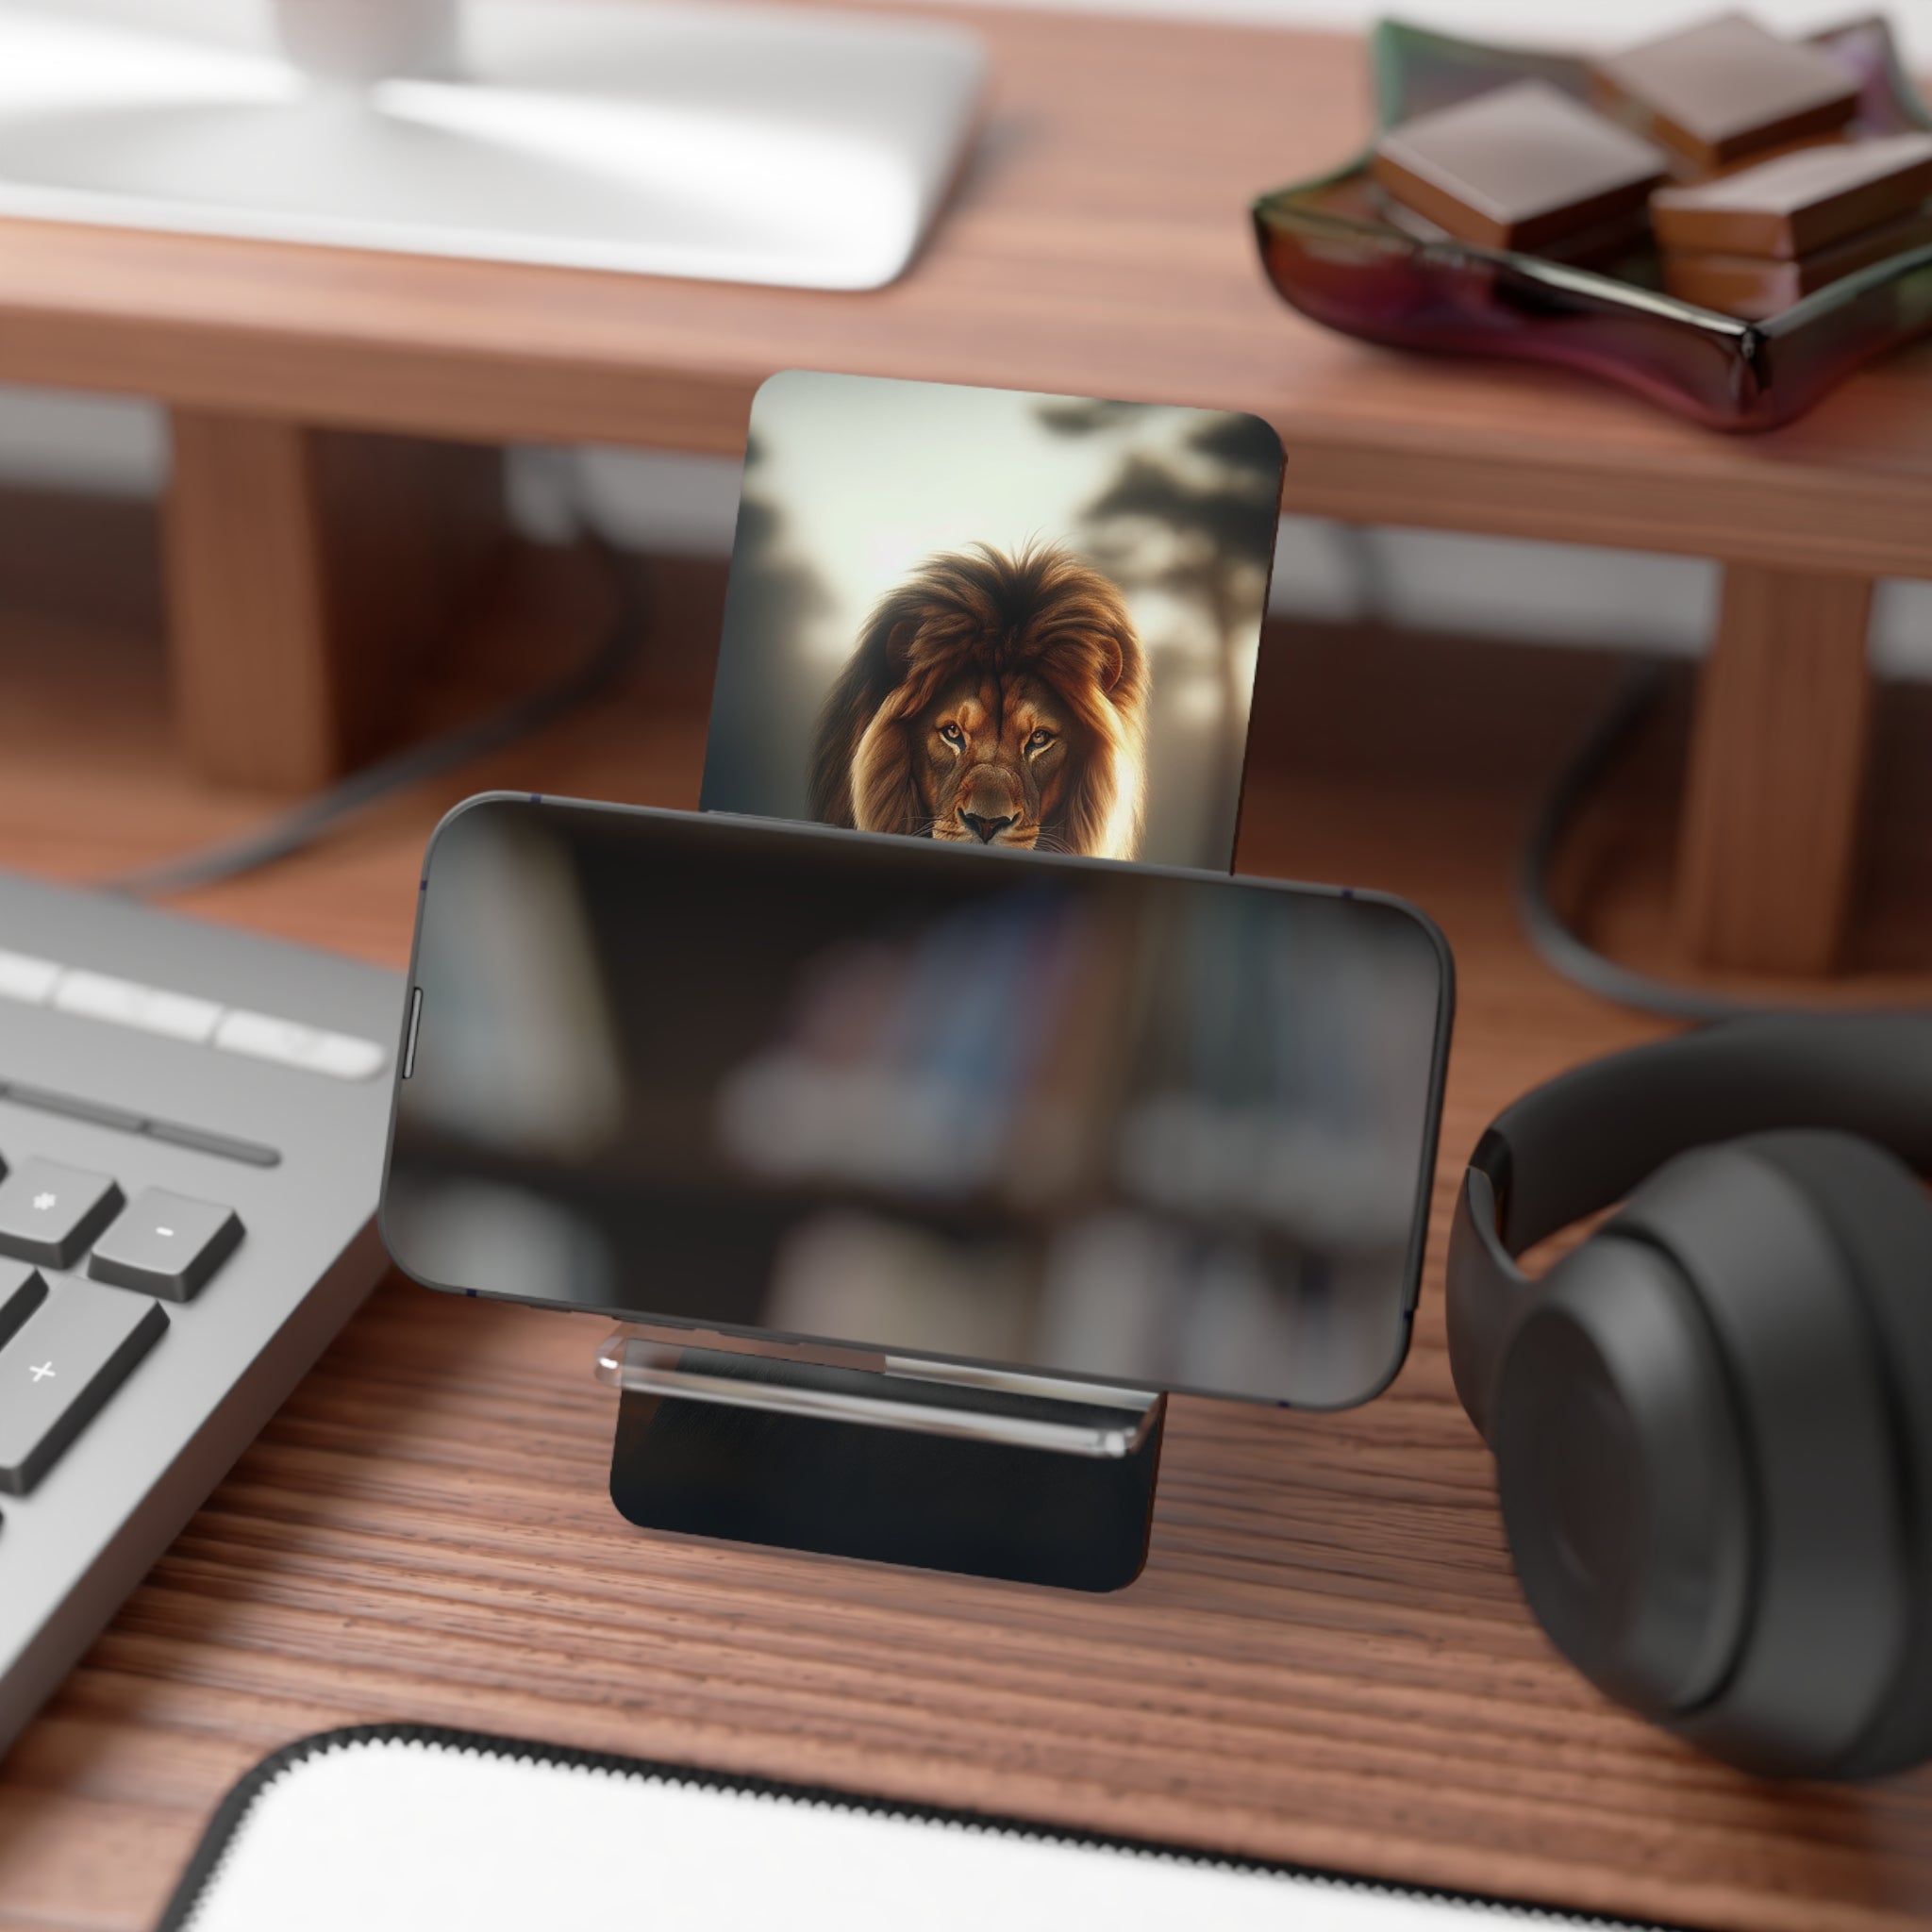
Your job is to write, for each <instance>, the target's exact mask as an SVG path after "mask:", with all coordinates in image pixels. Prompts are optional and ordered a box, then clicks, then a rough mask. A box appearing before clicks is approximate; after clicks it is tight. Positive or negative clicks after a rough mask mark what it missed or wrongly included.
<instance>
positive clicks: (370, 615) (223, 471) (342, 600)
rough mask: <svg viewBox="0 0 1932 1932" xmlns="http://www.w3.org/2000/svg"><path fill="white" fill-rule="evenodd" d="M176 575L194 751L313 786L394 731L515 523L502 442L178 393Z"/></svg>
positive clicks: (187, 722) (170, 525)
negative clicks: (407, 696)
mask: <svg viewBox="0 0 1932 1932" xmlns="http://www.w3.org/2000/svg"><path fill="white" fill-rule="evenodd" d="M170 429H171V438H172V443H173V461H172V464H171V468H170V475H169V482H168V514H167V524H166V528H167V545H166V557H167V582H168V607H169V615H170V656H171V666H172V673H173V682H174V701H175V717H176V720H177V722H178V724H179V727H180V730H181V733H182V741H183V744H184V746H185V748H186V750H187V753H188V756H189V758H190V759H191V760H192V763H193V764H194V766H195V768H196V769H197V770H198V771H200V772H201V773H203V774H205V775H206V776H208V777H209V778H213V779H217V780H220V781H223V782H225V783H229V784H241V785H269V786H275V787H278V788H280V789H282V790H285V791H303V790H307V789H311V788H313V787H315V786H318V785H321V784H324V783H325V782H326V781H327V780H328V779H330V778H333V777H335V776H337V775H338V774H341V772H342V771H343V770H345V769H346V768H347V767H348V766H349V765H351V764H354V763H356V762H358V760H360V759H361V758H366V757H367V756H368V755H369V754H370V753H372V752H374V751H375V750H377V749H379V748H380V747H381V746H382V745H383V744H384V743H385V742H386V741H388V740H389V738H390V737H391V735H392V733H393V730H394V721H395V718H396V716H397V713H398V709H399V705H400V700H401V697H402V694H403V692H404V691H406V690H407V688H408V683H409V680H410V679H411V677H412V676H413V675H414V674H415V672H416V670H417V669H418V668H419V666H420V664H421V662H422V659H423V658H424V656H425V653H426V652H427V651H428V650H429V649H430V648H431V647H432V646H433V645H434V644H435V642H436V641H438V639H439V638H440V637H441V636H442V635H443V634H444V633H445V632H446V630H447V629H448V626H449V625H450V623H451V622H452V620H453V618H454V616H455V614H456V612H457V610H458V609H459V608H460V607H461V603H462V600H463V598H464V596H465V595H466V594H467V593H468V592H469V591H470V590H471V589H472V588H473V587H474V578H475V573H476V571H477V569H478V568H479V566H480V564H481V562H482V560H483V558H484V557H485V555H486V554H487V552H488V550H489V548H490V546H491V544H492V543H493V542H494V541H496V540H497V539H498V538H499V537H500V536H501V534H502V527H503V509H502V494H503V486H502V457H501V455H500V454H499V453H498V452H497V451H495V450H491V449H484V448H481V447H478V446H473V445H467V444H460V443H436V442H427V441H421V440H418V439H412V438H406V437H394V436H369V435H358V434H355V433H352V432H349V431H344V430H328V429H309V428H304V427H302V426H301V425H298V424H295V423H291V422H288V421H283V420H275V419H271V418H267V417H250V416H236V415H225V414H221V413H218V412H215V411H210V410H206V409H185V408H184V409H175V411H173V413H172V419H171V424H170Z"/></svg>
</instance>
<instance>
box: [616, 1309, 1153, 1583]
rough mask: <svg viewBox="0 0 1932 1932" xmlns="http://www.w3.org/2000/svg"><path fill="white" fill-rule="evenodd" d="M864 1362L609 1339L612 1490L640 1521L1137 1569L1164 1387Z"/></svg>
mask: <svg viewBox="0 0 1932 1932" xmlns="http://www.w3.org/2000/svg"><path fill="white" fill-rule="evenodd" d="M874 1359H876V1360H880V1361H881V1362H882V1364H883V1365H882V1366H879V1367H870V1366H868V1367H865V1368H855V1367H845V1366H839V1365H834V1364H830V1363H827V1362H824V1361H814V1360H800V1359H794V1358H792V1357H781V1356H773V1355H768V1354H762V1353H747V1352H743V1351H742V1350H741V1349H740V1348H737V1347H731V1346H722V1347H721V1346H692V1345H690V1344H688V1343H685V1342H683V1341H664V1340H661V1339H645V1338H641V1337H638V1336H627V1335H617V1336H613V1337H612V1338H611V1340H610V1341H608V1342H607V1343H606V1344H605V1346H604V1348H603V1350H602V1351H601V1352H600V1354H599V1358H598V1364H597V1369H598V1375H599V1377H600V1379H602V1380H604V1381H606V1382H608V1383H611V1384H614V1385H615V1386H616V1387H617V1388H618V1389H619V1390H620V1391H621V1397H620V1402H619V1407H618V1418H617V1440H616V1443H615V1446H614V1448H613V1451H612V1455H611V1461H610V1499H611V1501H612V1502H613V1503H615V1504H616V1506H617V1507H618V1510H619V1512H620V1513H621V1514H622V1515H624V1516H625V1517H626V1518H627V1519H628V1520H629V1521H630V1522H632V1523H634V1524H638V1525H639V1527H641V1528H643V1529H656V1530H672V1531H675V1532H678V1533H680V1534H683V1535H688V1536H705V1537H722V1538H725V1539H728V1540H729V1541H734V1542H745V1543H763V1544H766V1545H769V1546H771V1547H774V1548H777V1549H787V1550H812V1551H817V1552H819V1553H820V1554H822V1555H825V1556H835V1557H859V1558H862V1559H864V1560H866V1561H869V1562H877V1563H903V1564H910V1565H913V1566H915V1567H917V1568H920V1569H924V1570H943V1571H952V1572H955V1573H958V1574H964V1575H972V1576H996V1577H1004V1578H1006V1579H1008V1580H1009V1581H1012V1582H1016V1583H1034V1584H1045V1585H1049V1586H1052V1587H1055V1588H1058V1589H1061V1590H1084V1591H1112V1590H1119V1589H1121V1588H1122V1587H1123V1586H1124V1585H1125V1584H1128V1583H1131V1582H1132V1581H1133V1580H1134V1578H1135V1577H1136V1576H1138V1575H1139V1574H1140V1573H1141V1566H1142V1565H1143V1564H1144V1563H1145V1561H1146V1559H1147V1535H1148V1529H1149V1525H1150V1524H1151V1521H1152V1517H1153V1511H1154V1486H1155V1478H1156V1476H1157V1474H1158V1471H1159V1467H1160V1445H1161V1436H1162V1427H1163V1424H1164V1422H1165V1419H1166V1406H1167V1405H1166V1398H1165V1397H1163V1396H1159V1395H1155V1394H1152V1393H1146V1392H1142V1391H1126V1390H1111V1389H1098V1388H1091V1387H1089V1386H1088V1385H1085V1384H1081V1383H1071V1382H1061V1381H1056V1380H1052V1379H1050V1378H1045V1377H1041V1376H1033V1375H1014V1374H997V1373H993V1372H981V1371H976V1370H973V1369H966V1368H959V1367H957V1366H952V1365H940V1364H931V1363H926V1362H924V1361H912V1360H908V1359H904V1358H898V1357H883V1358H874Z"/></svg>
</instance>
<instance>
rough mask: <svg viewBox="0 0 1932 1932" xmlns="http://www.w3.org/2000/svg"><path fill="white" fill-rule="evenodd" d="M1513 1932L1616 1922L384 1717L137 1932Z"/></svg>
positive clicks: (212, 1857)
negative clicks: (1497, 1931)
mask: <svg viewBox="0 0 1932 1932" xmlns="http://www.w3.org/2000/svg"><path fill="white" fill-rule="evenodd" d="M1512 1923H1524V1924H1531V1923H1534V1924H1542V1925H1570V1926H1584V1925H1593V1926H1608V1925H1613V1924H1617V1925H1626V1926H1628V1925H1633V1924H1636V1923H1637V1922H1635V1921H1631V1920H1610V1919H1591V1918H1577V1917H1573V1916H1571V1915H1569V1914H1566V1913H1564V1912H1562V1911H1560V1910H1557V1909H1555V1908H1552V1907H1541V1908H1538V1907H1532V1906H1526V1905H1515V1904H1509V1903H1506V1902H1504V1901H1501V1900H1495V1899H1481V1898H1475V1897H1470V1896H1466V1895H1465V1896H1457V1895H1453V1894H1450V1893H1446V1892H1431V1891H1422V1890H1406V1889H1404V1888H1402V1887H1399V1886H1392V1885H1386V1884H1383V1883H1380V1882H1379V1881H1375V1880H1372V1879H1366V1878H1358V1877H1352V1876H1350V1875H1348V1874H1343V1873H1319V1872H1310V1871H1302V1870H1296V1869H1290V1868H1287V1867H1281V1866H1264V1865H1257V1864H1248V1863H1241V1862H1235V1861H1228V1860H1218V1859H1214V1858H1212V1857H1204V1856H1203V1855H1201V1854H1199V1853H1197V1852H1191V1851H1186V1850H1182V1849H1179V1848H1176V1847H1173V1846H1161V1845H1151V1844H1143V1843H1139V1842H1135V1841H1132V1840H1124V1839H1101V1838H1095V1837H1091V1836H1087V1835H1083V1834H1077V1833H1057V1832H1054V1831H1052V1830H1050V1829H1046V1828H1042V1827H1041V1826H1039V1825H1035V1824H1022V1823H1019V1822H1017V1821H1012V1820H1004V1819H993V1818H985V1817H980V1816H977V1815H975V1814H972V1813H966V1812H945V1811H936V1810H924V1809H921V1808H919V1807H913V1806H907V1805H898V1804H892V1803H889V1802H887V1801H885V1800H881V1799H871V1798H863V1797H858V1796H854V1795H851V1794H849V1793H845V1792H839V1791H830V1790H806V1789H803V1788H800V1787H796V1786H783V1785H774V1784H766V1783H763V1782H760V1781H757V1780H750V1779H747V1780H735V1779H731V1778H726V1777H720V1776H716V1775H713V1774H708V1773H704V1772H698V1771H691V1770H685V1769H679V1768H677V1767H675V1766H671V1765H662V1764H647V1763H643V1762H641V1761H640V1760H637V1759H633V1758H625V1757H603V1756H598V1755H595V1754H592V1753H590V1752H581V1751H569V1750H562V1749H553V1748H551V1747H549V1746H546V1745H542V1744H532V1743H525V1742H520V1741H518V1740H513V1739H507V1738H490V1737H483V1736H479V1735H477V1734H475V1733H472V1732H463V1731H443V1730H432V1729H427V1728H424V1727H420V1726H412V1725H396V1726H367V1727H361V1728H358V1729H353V1730H341V1731H325V1732H323V1733H322V1734H320V1735H319V1736H316V1737H312V1738H307V1739H304V1740H302V1741H300V1742H299V1743H295V1744H291V1745H290V1746H289V1747H288V1748H287V1749H286V1750H283V1751H278V1752H277V1753H275V1756H274V1757H269V1758H267V1759H265V1760H264V1761H263V1762H262V1763H261V1764H260V1765H258V1767H257V1768H256V1769H255V1770H254V1771H252V1772H250V1773H249V1774H247V1775H246V1776H245V1777H243V1778H242V1781H241V1783H240V1784H238V1785H237V1786H236V1787H235V1789H234V1790H233V1791H231V1792H230V1793H229V1794H228V1796H227V1798H226V1799H225V1801H224V1802H223V1805H222V1807H221V1809H220V1810H219V1811H218V1812H217V1813H216V1815H215V1819H214V1823H213V1824H211V1825H210V1826H209V1827H208V1836H207V1838H206V1839H205V1840H203V1842H202V1845H201V1847H200V1849H199V1850H198V1851H197V1852H196V1854H195V1856H194V1858H193V1860H192V1863H191V1865H190V1867H189V1870H188V1873H187V1874H186V1876H185V1877H184V1878H183V1879H182V1881H181V1885H180V1888H179V1889H178V1890H177V1891H176V1893H175V1898H174V1900H173V1902H172V1903H171V1904H170V1906H169V1907H168V1909H167V1911H166V1912H165V1913H164V1914H163V1916H162V1919H161V1922H160V1925H159V1927H158V1932H190V1928H192V1932H261V1928H262V1927H264V1926H274V1927H275V1928H276V1932H325V1928H326V1932H341V1928H342V1927H343V1926H353V1927H354V1928H355V1932H420V1928H421V1927H423V1926H425V1925H460V1926H462V1927H463V1928H464V1932H527V1928H529V1927H531V1926H540V1925H541V1926H554V1927H558V1928H575V1927H579V1926H584V1927H589V1926H603V1925H650V1926H653V1927H656V1928H658V1932H771V1928H772V1927H773V1926H774V1925H785V1926H790V1927H795V1928H799V1932H816V1928H821V1927H823V1928H824V1932H834V1928H836V1932H873V1928H879V1932H886V1928H892V1932H897V1928H899V1927H903V1926H908V1925H916V1926H919V1927H920V1928H922V1932H986V1928H987V1927H989V1926H997V1927H999V1928H1000V1932H1066V1928H1068V1927H1069V1926H1078V1925H1099V1926H1105V1927H1107V1928H1108V1932H1172V1928H1174V1926H1178V1925H1212V1926H1214V1927H1215V1928H1216V1932H1262V1928H1266V1932H1457V1928H1459V1927H1467V1928H1469V1932H1476V1928H1479V1927H1490V1928H1497V1927H1500V1926H1502V1925H1504V1924H1512ZM1650 1932H1670V1928H1665V1927H1660V1926H1652V1927H1651V1928H1650Z"/></svg>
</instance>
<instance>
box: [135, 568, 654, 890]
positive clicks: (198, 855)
mask: <svg viewBox="0 0 1932 1932" xmlns="http://www.w3.org/2000/svg"><path fill="white" fill-rule="evenodd" d="M581 541H583V542H584V543H585V544H587V545H588V547H589V548H590V549H591V551H592V552H593V553H594V554H595V555H596V556H597V557H599V558H602V560H603V561H604V563H605V564H606V565H607V566H608V570H609V574H610V578H611V584H612V588H613V590H614V591H615V593H616V598H617V609H616V612H615V614H614V615H613V617H612V619H611V623H610V628H609V630H608V633H607V634H606V636H605V638H604V641H603V642H602V643H600V644H599V645H598V646H597V649H596V650H595V651H594V652H593V653H592V655H591V658H590V661H589V662H588V663H586V664H584V665H583V666H582V667H580V668H579V669H578V670H575V671H573V672H571V673H570V674H569V675H567V676H564V677H561V678H559V679H558V681H557V682H556V683H555V684H552V685H547V686H545V687H544V688H543V689H542V690H541V691H534V692H532V693H531V694H530V695H529V696H528V697H525V698H519V699H518V700H517V701H516V702H515V703H514V704H510V705H506V706H505V707H504V708H502V709H500V710H496V711H491V712H490V713H489V714H488V715H487V716H485V717H482V718H478V719H476V720H475V721H474V722H473V723H471V724H462V725H458V727H457V728H456V729H455V730H454V731H449V732H445V733H444V734H443V735H442V736H441V737H440V738H432V739H430V740H428V741H426V742H424V743H421V744H412V745H409V746H408V747H406V748H405V749H404V750H402V751H399V752H395V753H393V754H392V755H391V756H390V757H389V758H378V759H377V760H376V761H375V763H374V764H372V765H365V766H364V767H363V768H362V769H361V770H360V771H359V772H353V773H351V774H349V776H348V777H346V778H344V779H342V780H341V782H340V783H338V784H335V785H331V786H329V787H328V788H327V790H326V791H319V792H317V793H316V794H315V796H314V797H312V798H307V799H304V800H303V801H302V803H301V804H300V805H297V806H292V807H291V808H289V809H288V810H287V811H285V812H282V813H280V814H279V815H277V816H276V817H275V818H272V819H270V820H269V821H268V823H267V824H263V825H258V826H257V827H256V828H255V829H254V830H253V831H250V832H243V833H242V834H240V835H239V836H238V837H236V838H232V839H223V840H219V841H216V842H215V843H213V844H211V845H204V846H201V847H199V848H198V849H196V850H194V851H192V852H186V853H183V854H181V855H180V856H178V857H177V858H163V859H160V860H158V861H157V862H156V863H155V864H153V865H144V866H142V867H140V868H139V869H137V870H136V871H134V872H131V873H125V874H122V875H121V876H120V877H119V878H115V879H110V880H108V881H107V886H108V890H109V891H121V892H134V893H140V894H142V895H155V894H159V893H166V892H183V891H189V890H190V889H191V888H192V887H195V886H207V885H213V884H215V883H216V882H217V881H219V880H223V879H231V878H236V877H239V876H240V875H241V874H243V873H248V872H255V871H258V869H259V868H261V867H262V866H265V865H273V864H275V862H276V861H277V860H278V859H283V858H290V857H291V856H292V855H293V854H294V853H297V852H300V851H302V850H304V849H305V848H306V847H308V846H309V845H312V844H313V843H314V842H315V841H317V840H318V839H320V838H322V837H323V836H324V835H325V833H327V832H329V831H331V830H332V829H333V828H334V827H335V826H336V825H338V824H341V821H342V820H344V819H347V818H351V817H353V816H355V815H356V814H357V813H358V812H362V811H366V810H368V809H369V808H370V807H371V806H374V805H376V804H379V803H380V802H381V801H382V800H383V799H385V798H387V797H389V796H390V795H391V793H393V792H397V791H406V790H407V789H408V787H410V786H412V785H419V784H421V783H423V782H424V781H425V779H428V778H437V777H441V775H442V774H444V773H445V772H451V771H454V770H456V769H457V768H458V766H460V765H466V764H469V763H470V762H471V761H472V760H473V759H475V758H486V757H488V756H489V755H490V754H491V752H496V751H501V750H503V749H504V748H505V747H506V746H508V745H511V744H514V743H516V742H517V741H518V740H520V739H524V738H527V737H529V736H530V735H531V734H532V733H533V732H537V731H541V729H542V728H543V727H544V726H545V725H547V724H554V723H555V722H556V721H557V720H558V719H559V718H562V717H565V716H567V715H568V714H569V713H570V712H572V711H575V710H577V709H578V708H581V707H582V706H584V705H587V704H589V703H591V700H593V699H595V698H598V697H601V696H602V695H603V694H604V692H605V691H607V690H608V689H609V687H610V686H611V685H612V684H614V683H615V682H616V681H617V679H618V678H619V677H620V676H622V675H623V674H624V673H625V671H627V670H628V669H629V668H630V664H631V662H632V660H633V658H635V657H636V656H637V653H638V649H639V647H640V645H641V643H642V641H643V638H644V599H643V593H642V587H641V585H640V583H639V582H638V573H637V571H636V569H635V567H634V559H633V558H628V557H626V556H625V554H624V553H623V552H622V551H620V550H619V549H618V548H617V547H616V545H615V544H613V543H611V542H609V541H608V540H607V539H606V538H604V537H602V536H599V535H597V534H595V533H587V534H586V535H585V536H584V537H583V538H582V540H581Z"/></svg>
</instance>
